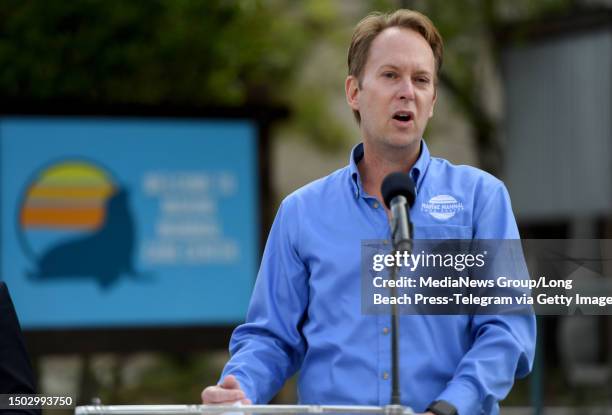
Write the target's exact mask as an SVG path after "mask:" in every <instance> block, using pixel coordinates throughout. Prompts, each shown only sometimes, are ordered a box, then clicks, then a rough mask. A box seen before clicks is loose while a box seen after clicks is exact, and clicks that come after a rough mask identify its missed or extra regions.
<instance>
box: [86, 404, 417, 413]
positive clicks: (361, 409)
mask: <svg viewBox="0 0 612 415" xmlns="http://www.w3.org/2000/svg"><path fill="white" fill-rule="evenodd" d="M74 413H75V415H88V414H95V415H221V414H228V415H242V414H245V415H246V414H258V415H267V414H271V415H276V414H317V415H328V414H329V415H338V414H347V415H348V414H358V415H361V414H368V415H374V414H377V415H414V412H413V411H412V409H411V408H409V407H406V406H400V405H386V406H362V405H89V406H77V407H76V409H75V411H74Z"/></svg>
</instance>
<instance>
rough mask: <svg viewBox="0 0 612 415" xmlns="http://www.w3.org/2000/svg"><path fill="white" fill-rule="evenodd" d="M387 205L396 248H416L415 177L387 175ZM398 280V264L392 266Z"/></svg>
mask: <svg viewBox="0 0 612 415" xmlns="http://www.w3.org/2000/svg"><path fill="white" fill-rule="evenodd" d="M380 193H381V194H382V197H383V200H384V201H385V205H386V206H387V208H388V209H389V210H390V211H391V223H390V225H391V237H392V239H393V249H394V250H395V251H396V252H402V251H407V252H408V254H410V253H411V251H412V223H411V222H410V208H411V207H412V205H414V199H415V198H416V194H415V190H414V181H413V180H412V178H411V177H410V175H409V174H408V173H402V172H395V173H391V174H389V175H387V177H385V179H384V180H383V182H382V185H381V187H380ZM391 275H392V277H393V279H394V280H397V266H395V267H393V269H392V274H391ZM396 295H397V287H396V286H395V285H392V286H391V296H392V297H395V296H396ZM391 405H392V406H395V408H400V405H401V398H400V386H399V313H398V310H397V304H395V303H393V304H391Z"/></svg>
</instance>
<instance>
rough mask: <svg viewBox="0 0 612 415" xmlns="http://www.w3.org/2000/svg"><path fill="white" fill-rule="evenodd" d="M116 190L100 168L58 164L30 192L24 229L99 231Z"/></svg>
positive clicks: (26, 205)
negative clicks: (106, 205) (108, 201)
mask: <svg viewBox="0 0 612 415" xmlns="http://www.w3.org/2000/svg"><path fill="white" fill-rule="evenodd" d="M114 191H115V186H114V185H113V183H112V182H111V180H110V179H109V177H108V176H107V174H106V173H105V172H104V171H103V170H102V169H100V168H98V167H97V166H95V165H93V164H90V163H86V162H79V161H68V162H64V163H60V164H55V165H53V166H51V167H49V168H48V169H47V170H45V171H43V172H42V173H41V175H40V176H39V177H38V178H37V179H36V181H35V182H34V183H33V184H32V186H31V187H30V188H29V189H28V191H27V194H26V198H25V203H24V205H23V208H22V210H21V218H20V219H21V220H20V222H21V226H22V228H23V229H57V230H60V229H63V230H67V231H68V230H91V231H93V230H96V229H98V228H99V227H100V226H101V225H102V224H103V222H104V217H105V209H104V206H105V204H106V201H107V200H108V198H109V197H110V196H111V195H112V194H113V193H114Z"/></svg>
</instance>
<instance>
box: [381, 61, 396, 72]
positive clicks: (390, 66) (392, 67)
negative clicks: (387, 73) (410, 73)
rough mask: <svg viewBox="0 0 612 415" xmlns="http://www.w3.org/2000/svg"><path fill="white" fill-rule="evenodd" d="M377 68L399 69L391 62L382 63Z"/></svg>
mask: <svg viewBox="0 0 612 415" xmlns="http://www.w3.org/2000/svg"><path fill="white" fill-rule="evenodd" d="M378 69H379V70H381V69H395V70H397V71H399V70H400V69H401V68H400V67H399V66H397V65H394V64H392V63H383V64H382V65H380V67H379V68H378Z"/></svg>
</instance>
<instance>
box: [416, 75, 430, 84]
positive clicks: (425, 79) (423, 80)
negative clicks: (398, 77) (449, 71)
mask: <svg viewBox="0 0 612 415" xmlns="http://www.w3.org/2000/svg"><path fill="white" fill-rule="evenodd" d="M416 81H417V82H418V83H419V84H428V83H429V78H424V77H419V78H417V79H416Z"/></svg>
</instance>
